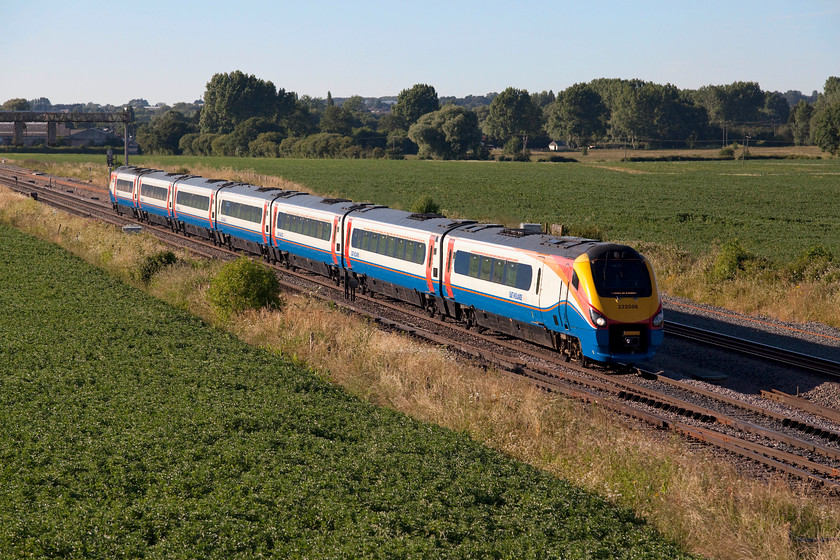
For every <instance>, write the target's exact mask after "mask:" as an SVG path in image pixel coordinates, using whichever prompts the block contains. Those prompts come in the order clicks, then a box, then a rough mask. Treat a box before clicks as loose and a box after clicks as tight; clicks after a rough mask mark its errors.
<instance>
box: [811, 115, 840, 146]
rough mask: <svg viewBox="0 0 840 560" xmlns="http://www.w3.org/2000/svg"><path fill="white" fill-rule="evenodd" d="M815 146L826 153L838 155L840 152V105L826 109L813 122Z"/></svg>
mask: <svg viewBox="0 0 840 560" xmlns="http://www.w3.org/2000/svg"><path fill="white" fill-rule="evenodd" d="M811 134H812V135H813V140H814V144H816V145H817V146H819V147H820V149H821V150H822V151H824V152H830V153H831V155H837V152H838V151H840V103H835V104H833V105H831V106H829V107H825V108H824V109H821V110H819V111H817V112H816V113H815V114H814V118H813V119H812V120H811Z"/></svg>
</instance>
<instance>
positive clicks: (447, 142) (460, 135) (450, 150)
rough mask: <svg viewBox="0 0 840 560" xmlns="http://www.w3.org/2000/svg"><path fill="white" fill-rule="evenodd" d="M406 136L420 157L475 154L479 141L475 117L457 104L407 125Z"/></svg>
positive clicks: (479, 132)
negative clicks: (470, 152) (417, 148)
mask: <svg viewBox="0 0 840 560" xmlns="http://www.w3.org/2000/svg"><path fill="white" fill-rule="evenodd" d="M408 137H409V138H410V139H411V141H412V142H414V143H415V144H417V146H418V147H419V148H420V155H421V156H422V157H434V158H440V159H452V158H456V157H463V156H465V155H466V154H467V152H469V151H470V150H473V151H475V150H476V148H477V147H478V145H479V143H480V142H481V131H480V130H479V128H478V117H476V115H475V113H473V112H472V111H470V110H469V109H465V108H464V107H458V106H457V105H447V106H445V107H444V108H443V109H441V110H439V111H434V112H432V113H426V114H425V115H423V116H422V117H420V119H419V120H418V121H417V122H416V123H414V125H412V126H411V128H410V129H409V131H408Z"/></svg>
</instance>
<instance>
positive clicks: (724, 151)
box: [718, 146, 735, 159]
mask: <svg viewBox="0 0 840 560" xmlns="http://www.w3.org/2000/svg"><path fill="white" fill-rule="evenodd" d="M718 154H719V155H720V157H722V158H727V159H735V148H733V147H732V146H727V147H725V148H721V149H720V152H718Z"/></svg>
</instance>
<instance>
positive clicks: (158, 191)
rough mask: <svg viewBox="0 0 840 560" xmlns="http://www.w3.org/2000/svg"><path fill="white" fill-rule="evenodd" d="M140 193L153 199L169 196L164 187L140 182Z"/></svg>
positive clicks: (163, 198) (164, 198) (162, 198)
mask: <svg viewBox="0 0 840 560" xmlns="http://www.w3.org/2000/svg"><path fill="white" fill-rule="evenodd" d="M140 195H141V196H143V197H146V198H153V199H155V200H166V199H167V198H169V189H167V188H166V187H156V186H154V185H150V184H148V183H140Z"/></svg>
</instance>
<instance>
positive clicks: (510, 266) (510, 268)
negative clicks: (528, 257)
mask: <svg viewBox="0 0 840 560" xmlns="http://www.w3.org/2000/svg"><path fill="white" fill-rule="evenodd" d="M517 272H519V263H515V262H509V263H507V266H506V267H505V278H504V284H505V286H511V287H513V286H516V273H517Z"/></svg>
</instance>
